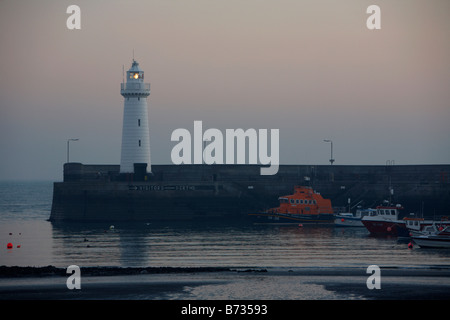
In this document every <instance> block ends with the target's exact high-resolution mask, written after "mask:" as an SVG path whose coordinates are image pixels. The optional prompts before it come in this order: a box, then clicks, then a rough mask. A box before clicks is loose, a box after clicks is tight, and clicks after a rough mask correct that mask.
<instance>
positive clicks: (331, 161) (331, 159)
mask: <svg viewBox="0 0 450 320" xmlns="http://www.w3.org/2000/svg"><path fill="white" fill-rule="evenodd" d="M323 141H325V142H330V143H331V156H330V164H331V165H332V164H333V162H334V159H333V141H332V140H329V139H326V140H323Z"/></svg>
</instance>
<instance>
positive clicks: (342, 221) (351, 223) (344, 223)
mask: <svg viewBox="0 0 450 320" xmlns="http://www.w3.org/2000/svg"><path fill="white" fill-rule="evenodd" d="M334 224H335V225H336V227H364V225H363V223H362V222H361V218H356V217H341V216H336V218H335V219H334Z"/></svg>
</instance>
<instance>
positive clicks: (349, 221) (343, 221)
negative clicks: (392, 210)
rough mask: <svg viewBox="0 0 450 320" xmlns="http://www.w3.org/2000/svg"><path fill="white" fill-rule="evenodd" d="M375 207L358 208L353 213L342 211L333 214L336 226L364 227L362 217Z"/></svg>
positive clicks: (371, 211) (373, 210)
mask: <svg viewBox="0 0 450 320" xmlns="http://www.w3.org/2000/svg"><path fill="white" fill-rule="evenodd" d="M375 211H376V209H358V210H356V212H355V213H351V212H343V213H339V214H336V215H335V218H334V224H335V225H336V227H364V225H363V223H362V221H361V220H362V218H363V217H364V216H367V215H370V214H371V213H373V212H375Z"/></svg>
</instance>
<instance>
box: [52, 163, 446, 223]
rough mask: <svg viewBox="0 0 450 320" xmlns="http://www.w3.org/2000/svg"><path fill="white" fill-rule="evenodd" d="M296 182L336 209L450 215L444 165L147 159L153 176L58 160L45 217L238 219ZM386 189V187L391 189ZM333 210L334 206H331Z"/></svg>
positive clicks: (274, 202)
mask: <svg viewBox="0 0 450 320" xmlns="http://www.w3.org/2000/svg"><path fill="white" fill-rule="evenodd" d="M295 185H310V186H312V187H313V188H314V189H315V190H316V191H318V192H320V193H321V194H322V195H323V196H324V197H325V198H329V199H330V200H331V201H332V204H333V206H334V207H336V208H342V207H347V206H348V199H349V198H350V200H351V205H352V206H353V205H356V204H358V203H359V204H360V205H361V206H363V207H375V206H376V205H379V204H381V203H382V202H383V200H390V201H391V202H392V203H394V204H396V203H399V204H401V205H402V206H403V207H404V208H405V210H404V212H405V213H406V214H409V213H410V212H415V213H416V214H423V215H425V216H441V215H450V211H449V208H450V165H387V166H384V165H382V166H364V165H280V168H279V171H278V174H276V175H273V176H262V175H260V166H259V165H152V174H119V165H83V164H81V163H68V164H65V165H64V181H63V182H56V183H55V184H54V195H53V206H52V213H51V217H50V220H54V221H57V220H75V221H79V220H91V221H93V220H145V221H154V220H174V219H176V220H182V219H193V218H201V219H207V218H228V219H237V218H240V217H243V216H246V213H248V212H252V211H258V210H263V209H266V208H269V207H274V206H277V205H278V197H279V196H281V195H286V194H291V193H292V191H293V187H294V186H295ZM391 189H392V190H393V192H391V191H390V190H391ZM338 210H339V209H338Z"/></svg>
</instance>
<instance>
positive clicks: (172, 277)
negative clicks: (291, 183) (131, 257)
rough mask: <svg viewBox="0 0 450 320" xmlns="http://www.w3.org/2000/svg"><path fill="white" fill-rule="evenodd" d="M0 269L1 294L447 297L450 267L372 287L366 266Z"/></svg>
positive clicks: (405, 274)
mask: <svg viewBox="0 0 450 320" xmlns="http://www.w3.org/2000/svg"><path fill="white" fill-rule="evenodd" d="M81 275H82V277H81V289H80V290H76V289H74V290H69V289H68V288H67V285H66V280H67V278H68V277H69V276H70V274H67V273H66V269H65V268H57V267H53V266H47V267H5V266H1V267H0V300H348V299H351V300H366V299H368V300H448V299H450V268H448V267H446V266H444V267H440V266H436V267H429V268H396V267H391V268H389V267H385V268H381V289H379V290H376V289H372V290H369V289H368V288H367V284H366V280H367V278H368V277H369V276H370V274H367V273H366V270H365V269H363V268H297V269H294V270H291V269H281V270H280V269H271V268H268V269H264V268H215V267H206V268H158V267H156V268H155V267H151V268H123V267H90V268H89V267H88V268H81Z"/></svg>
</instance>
